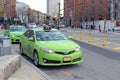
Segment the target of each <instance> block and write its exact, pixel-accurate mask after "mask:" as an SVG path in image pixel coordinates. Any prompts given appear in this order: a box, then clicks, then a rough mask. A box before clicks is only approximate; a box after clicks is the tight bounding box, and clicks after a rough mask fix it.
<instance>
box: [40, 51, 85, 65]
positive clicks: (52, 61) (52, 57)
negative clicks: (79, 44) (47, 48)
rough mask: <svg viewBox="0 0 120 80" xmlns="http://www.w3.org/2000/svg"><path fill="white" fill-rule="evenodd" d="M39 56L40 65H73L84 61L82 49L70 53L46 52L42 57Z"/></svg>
mask: <svg viewBox="0 0 120 80" xmlns="http://www.w3.org/2000/svg"><path fill="white" fill-rule="evenodd" d="M39 57H40V59H39V63H40V65H44V66H60V65H71V64H77V63H81V62H83V58H82V51H80V52H74V53H72V54H69V55H60V54H44V55H43V56H42V57H41V56H39Z"/></svg>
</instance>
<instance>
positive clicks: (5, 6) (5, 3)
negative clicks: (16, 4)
mask: <svg viewBox="0 0 120 80" xmlns="http://www.w3.org/2000/svg"><path fill="white" fill-rule="evenodd" d="M4 19H7V0H5V1H4Z"/></svg>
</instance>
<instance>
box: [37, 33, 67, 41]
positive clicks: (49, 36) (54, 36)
mask: <svg viewBox="0 0 120 80" xmlns="http://www.w3.org/2000/svg"><path fill="white" fill-rule="evenodd" d="M36 40H38V41H52V40H67V37H66V36H65V35H64V34H63V33H61V32H60V31H49V32H44V31H37V32H36Z"/></svg>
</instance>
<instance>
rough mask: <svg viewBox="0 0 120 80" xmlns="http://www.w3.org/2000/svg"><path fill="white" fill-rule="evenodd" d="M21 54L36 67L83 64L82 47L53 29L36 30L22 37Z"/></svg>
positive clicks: (31, 30)
mask: <svg viewBox="0 0 120 80" xmlns="http://www.w3.org/2000/svg"><path fill="white" fill-rule="evenodd" d="M20 53H21V54H25V55H27V56H28V57H30V58H31V59H32V60H33V61H34V64H35V65H36V66H38V65H44V66H60V65H70V64H77V63H81V62H83V58H82V50H81V47H80V46H79V45H78V44H77V43H75V42H73V41H72V40H71V39H70V38H68V37H66V36H65V35H64V34H63V33H62V32H60V31H59V30H57V29H53V28H48V27H44V28H34V29H29V30H27V31H26V32H25V33H24V34H23V35H22V36H21V37H20Z"/></svg>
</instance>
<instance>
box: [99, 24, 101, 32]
mask: <svg viewBox="0 0 120 80" xmlns="http://www.w3.org/2000/svg"><path fill="white" fill-rule="evenodd" d="M99 32H100V33H101V26H100V25H99Z"/></svg>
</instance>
